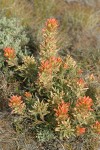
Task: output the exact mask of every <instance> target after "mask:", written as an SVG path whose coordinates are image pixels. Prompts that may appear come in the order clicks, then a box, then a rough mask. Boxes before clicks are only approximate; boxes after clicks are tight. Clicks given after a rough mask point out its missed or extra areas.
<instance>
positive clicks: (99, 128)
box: [92, 121, 100, 134]
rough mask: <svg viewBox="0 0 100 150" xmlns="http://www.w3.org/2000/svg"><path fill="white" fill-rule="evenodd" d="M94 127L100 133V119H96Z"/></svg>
mask: <svg viewBox="0 0 100 150" xmlns="http://www.w3.org/2000/svg"><path fill="white" fill-rule="evenodd" d="M92 128H93V129H94V130H95V132H96V133H97V134H100V122H99V121H96V122H95V124H94V125H93V127H92Z"/></svg>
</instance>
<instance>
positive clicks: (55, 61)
mask: <svg viewBox="0 0 100 150" xmlns="http://www.w3.org/2000/svg"><path fill="white" fill-rule="evenodd" d="M61 63H62V59H61V58H60V57H51V58H50V59H49V60H43V61H42V62H41V66H40V72H43V71H46V72H48V73H52V71H53V69H56V67H57V66H58V67H60V65H61Z"/></svg>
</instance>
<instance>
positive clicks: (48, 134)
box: [37, 128, 55, 143]
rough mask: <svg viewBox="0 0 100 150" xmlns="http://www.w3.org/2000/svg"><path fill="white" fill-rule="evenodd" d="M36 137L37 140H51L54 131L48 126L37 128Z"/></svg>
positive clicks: (53, 137)
mask: <svg viewBox="0 0 100 150" xmlns="http://www.w3.org/2000/svg"><path fill="white" fill-rule="evenodd" d="M37 139H38V141H39V142H41V143H43V142H50V141H51V140H53V139H55V136H54V133H53V132H52V130H50V129H48V128H46V129H45V128H44V129H41V128H37Z"/></svg>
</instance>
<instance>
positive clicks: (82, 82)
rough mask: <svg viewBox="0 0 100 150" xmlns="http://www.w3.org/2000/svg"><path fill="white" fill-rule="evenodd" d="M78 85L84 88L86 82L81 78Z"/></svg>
mask: <svg viewBox="0 0 100 150" xmlns="http://www.w3.org/2000/svg"><path fill="white" fill-rule="evenodd" d="M77 84H78V85H82V86H84V85H85V81H84V80H83V79H82V78H80V79H79V80H78V81H77Z"/></svg>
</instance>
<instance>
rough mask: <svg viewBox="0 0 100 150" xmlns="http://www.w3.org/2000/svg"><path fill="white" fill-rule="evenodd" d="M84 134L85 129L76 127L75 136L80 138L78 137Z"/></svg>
mask: <svg viewBox="0 0 100 150" xmlns="http://www.w3.org/2000/svg"><path fill="white" fill-rule="evenodd" d="M85 132H86V128H83V127H80V126H77V127H76V134H77V136H80V135H82V134H84V133H85Z"/></svg>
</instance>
